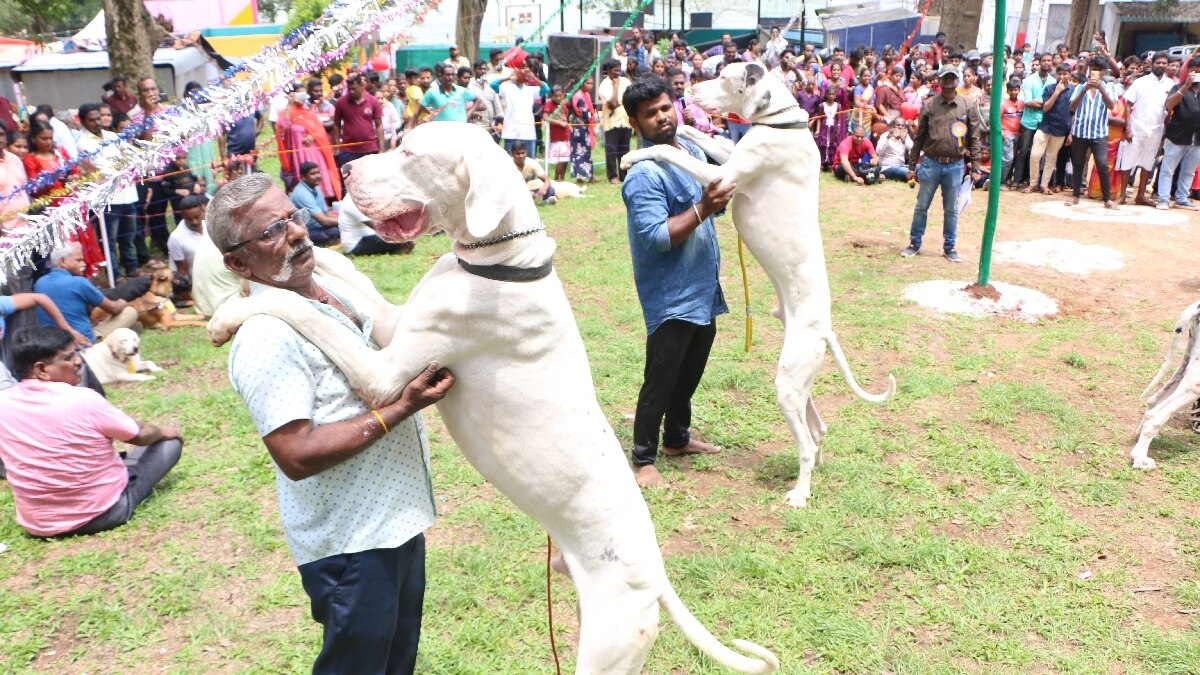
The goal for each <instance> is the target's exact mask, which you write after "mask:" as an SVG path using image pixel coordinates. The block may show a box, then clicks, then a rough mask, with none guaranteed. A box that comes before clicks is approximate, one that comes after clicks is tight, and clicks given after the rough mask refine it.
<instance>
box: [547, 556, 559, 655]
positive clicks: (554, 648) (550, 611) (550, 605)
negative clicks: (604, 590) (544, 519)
mask: <svg viewBox="0 0 1200 675" xmlns="http://www.w3.org/2000/svg"><path fill="white" fill-rule="evenodd" d="M553 547H554V545H553V542H551V541H550V535H549V534H546V623H547V624H549V626H550V653H551V654H553V655H554V670H555V672H557V673H558V675H562V664H560V663H559V662H558V645H556V644H555V643H554V600H553V598H551V596H550V551H551V550H552V549H553Z"/></svg>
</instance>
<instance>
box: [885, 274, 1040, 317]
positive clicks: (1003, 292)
mask: <svg viewBox="0 0 1200 675" xmlns="http://www.w3.org/2000/svg"><path fill="white" fill-rule="evenodd" d="M970 285H971V284H970V283H968V282H966V281H942V280H933V281H923V282H921V283H919V284H914V285H912V286H909V287H908V288H906V289H904V297H905V299H906V300H911V301H912V302H915V303H917V304H918V305H921V306H922V307H928V308H929V309H933V310H936V311H939V312H943V313H946V314H965V315H967V316H978V317H985V316H994V317H1000V318H1004V319H1016V320H1018V321H1027V322H1031V323H1032V322H1034V321H1037V320H1038V319H1043V318H1046V317H1051V316H1054V315H1056V314H1058V303H1057V302H1055V301H1054V300H1052V299H1050V298H1049V297H1047V296H1046V295H1045V294H1043V293H1040V292H1038V291H1035V290H1032V289H1029V288H1021V287H1020V286H1013V285H1012V284H1006V283H1003V282H999V281H996V282H992V286H993V287H994V288H995V289H996V291H997V292H998V293H999V294H1000V297H999V299H993V298H987V297H975V295H974V294H972V293H968V292H967V290H966V289H967V287H968V286H970Z"/></svg>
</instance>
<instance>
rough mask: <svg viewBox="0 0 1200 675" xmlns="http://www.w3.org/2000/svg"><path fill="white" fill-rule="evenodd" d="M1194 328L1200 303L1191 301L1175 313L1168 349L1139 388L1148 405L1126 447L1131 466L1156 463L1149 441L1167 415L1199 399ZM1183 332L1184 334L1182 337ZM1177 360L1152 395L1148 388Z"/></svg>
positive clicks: (1198, 352)
mask: <svg viewBox="0 0 1200 675" xmlns="http://www.w3.org/2000/svg"><path fill="white" fill-rule="evenodd" d="M1197 328H1200V303H1193V304H1190V305H1188V306H1187V308H1186V309H1184V310H1183V313H1182V314H1180V315H1179V321H1178V322H1176V323H1175V337H1174V338H1173V339H1172V340H1171V351H1169V352H1167V359H1166V360H1165V361H1163V364H1162V366H1161V367H1159V369H1158V372H1157V373H1155V375H1154V379H1152V380H1150V384H1149V385H1148V386H1147V387H1146V391H1143V392H1142V398H1143V399H1145V400H1146V405H1148V406H1150V409H1149V410H1147V411H1146V414H1145V415H1144V416H1143V417H1142V425H1141V426H1140V427H1139V428H1138V439H1137V444H1136V445H1134V446H1133V450H1130V452H1129V457H1130V459H1132V460H1133V468H1135V469H1153V468H1154V467H1155V466H1156V464H1155V463H1154V460H1153V459H1150V457H1149V455H1148V454H1147V453H1149V451H1150V441H1153V440H1154V437H1155V436H1157V435H1158V432H1159V431H1161V430H1162V428H1163V425H1164V424H1166V423H1167V420H1169V419H1171V415H1174V414H1175V413H1177V412H1179V411H1180V410H1183V409H1184V408H1186V407H1188V406H1189V405H1192V404H1193V403H1195V402H1196V399H1200V350H1198V349H1197V348H1196V336H1197V330H1196V329H1197ZM1185 336H1186V337H1185ZM1185 340H1186V348H1185ZM1176 362H1178V363H1179V367H1178V368H1176V369H1175V374H1174V375H1172V376H1171V379H1169V380H1167V382H1166V384H1164V385H1163V386H1162V387H1161V388H1160V389H1159V390H1158V391H1157V392H1155V393H1154V395H1153V396H1150V395H1149V394H1150V392H1151V391H1152V390H1153V389H1154V387H1156V386H1158V383H1159V382H1161V381H1162V378H1163V376H1164V375H1166V374H1167V370H1169V369H1170V367H1171V364H1172V363H1176Z"/></svg>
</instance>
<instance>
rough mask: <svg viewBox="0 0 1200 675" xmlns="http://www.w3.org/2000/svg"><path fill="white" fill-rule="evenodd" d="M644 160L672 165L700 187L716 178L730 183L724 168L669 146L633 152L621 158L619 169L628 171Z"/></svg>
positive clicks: (658, 146)
mask: <svg viewBox="0 0 1200 675" xmlns="http://www.w3.org/2000/svg"><path fill="white" fill-rule="evenodd" d="M646 160H653V161H655V162H665V163H667V164H672V165H674V166H676V167H678V168H679V169H680V170H682V171H683V172H684V173H686V174H688V175H689V176H691V177H692V178H695V179H696V180H698V181H700V184H701V185H708V184H709V183H711V182H712V181H713V180H715V179H717V178H721V179H723V180H722V183H728V182H730V176H729V175H728V171H727V170H726V167H725V166H713V165H712V164H709V163H707V162H701V161H700V160H698V159H696V158H695V157H692V156H691V155H689V154H688V153H686V152H684V151H683V150H680V149H678V148H675V147H673V146H670V145H652V146H650V147H648V148H640V149H638V150H634V151H633V152H630V153H628V154H626V155H625V156H624V157H623V158H621V167H622V168H625V169H628V168H630V167H632V166H633V165H634V164H637V163H638V162H644V161H646Z"/></svg>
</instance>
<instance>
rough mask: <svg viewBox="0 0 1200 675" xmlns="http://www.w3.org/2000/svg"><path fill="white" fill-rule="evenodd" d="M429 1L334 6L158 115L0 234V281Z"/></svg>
mask: <svg viewBox="0 0 1200 675" xmlns="http://www.w3.org/2000/svg"><path fill="white" fill-rule="evenodd" d="M430 4H436V0H402V1H400V2H394V1H392V0H340V1H338V2H335V3H334V4H332V5H330V6H329V7H328V8H327V9H326V10H325V13H324V14H323V15H322V16H321V18H319V19H317V20H316V21H314V22H313V23H311V24H308V26H306V27H304V28H302V29H301V31H302V33H303V34H304V36H303V37H301V38H300V39H299V40H297V41H296V42H294V43H293V44H291V45H290V46H289V47H288V48H286V49H284V48H283V47H282V46H281V44H280V43H276V44H275V45H273V46H270V47H265V48H264V49H263V50H262V51H261V52H259V53H258V54H257V55H256V56H254V57H252V58H251V59H250V60H249V61H248V62H247V63H246V64H244V65H245V68H244V69H243V70H242V71H241V72H238V73H235V74H234V75H233V76H231V77H229V78H227V79H224V80H222V81H221V82H219V83H217V84H212V85H209V86H208V87H205V88H204V90H203V97H204V98H206V99H207V100H208V101H209V103H202V104H198V103H196V102H194V101H190V100H189V101H185V102H183V103H181V104H179V105H177V106H174V107H172V108H170V109H168V110H165V111H163V112H162V113H159V114H157V115H155V116H154V117H153V120H154V136H153V138H152V139H151V140H149V141H139V140H135V141H130V142H128V143H125V144H124V147H122V149H121V150H122V152H121V158H120V160H118V161H117V162H116V163H115V164H116V165H115V166H113V167H111V171H110V172H109V173H108V174H107V175H105V176H104V177H103V178H100V179H98V180H95V181H89V182H86V183H82V184H79V185H78V186H76V190H75V192H74V193H72V194H70V195H68V196H66V197H65V198H64V199H63V201H62V202H61V203H60V204H59V205H58V206H55V207H50V208H47V209H46V210H45V211H43V212H42V213H40V214H37V215H28V216H26V217H25V224H24V225H22V226H20V227H18V228H15V229H13V230H10V231H9V234H8V235H6V236H4V237H0V284H3V283H4V282H5V281H6V280H7V278H8V276H9V275H11V274H15V273H16V271H17V270H19V269H20V268H21V267H24V266H25V265H28V264H30V262H31V260H32V258H33V256H34V255H35V254H41V255H43V256H44V255H48V254H49V253H50V251H52V250H54V249H55V248H58V247H61V246H62V245H63V244H64V243H65V242H66V241H67V239H68V237H69V235H70V233H72V232H75V231H77V230H81V229H83V228H85V227H87V226H88V218H87V214H88V212H94V213H97V214H98V213H101V212H103V211H104V210H105V209H106V208H107V207H108V205H109V204H110V203H111V202H112V199H113V195H114V194H115V193H116V191H117V189H118V188H119V187H120V186H121V185H125V184H128V183H130V182H132V181H135V180H137V179H138V178H141V177H142V176H146V175H149V174H151V173H153V172H154V171H156V170H158V169H159V168H161V167H163V166H165V165H166V164H167V163H169V162H171V161H172V160H174V158H175V154H176V152H177V151H179V150H181V149H187V148H189V147H191V146H193V145H197V144H200V143H204V142H207V141H209V140H212V139H213V138H216V137H217V136H218V135H220V134H221V133H222V132H223V131H224V130H225V129H228V128H229V127H230V126H232V125H233V123H234V122H236V121H238V120H239V119H241V118H243V117H246V116H247V115H251V114H253V113H254V111H255V110H257V109H259V108H260V107H261V106H262V105H263V104H264V103H266V102H267V101H268V100H270V98H271V97H273V96H275V95H276V94H277V93H279V92H280V91H282V90H283V88H284V87H285V86H287V85H288V84H290V83H291V82H292V81H293V80H294V79H295V78H296V77H297V76H299V75H302V74H306V73H310V72H314V71H317V70H320V69H321V68H324V67H325V66H327V65H329V64H330V63H332V62H333V61H336V60H338V59H340V58H342V57H343V56H345V55H346V52H347V51H349V49H350V47H351V45H352V44H353V43H354V41H356V40H358V39H359V38H360V37H362V36H364V35H367V34H369V33H371V32H373V31H376V30H378V29H379V28H380V27H382V26H383V25H384V24H386V23H389V22H391V21H396V20H399V19H401V18H403V17H405V16H406V15H412V16H413V17H414V18H416V17H417V16H418V14H419V13H420V12H421V10H422V8H424V7H425V6H426V5H430ZM281 42H282V38H281Z"/></svg>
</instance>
